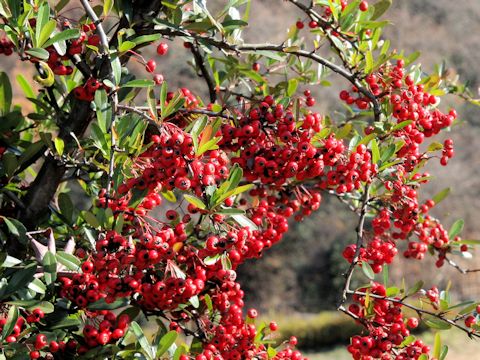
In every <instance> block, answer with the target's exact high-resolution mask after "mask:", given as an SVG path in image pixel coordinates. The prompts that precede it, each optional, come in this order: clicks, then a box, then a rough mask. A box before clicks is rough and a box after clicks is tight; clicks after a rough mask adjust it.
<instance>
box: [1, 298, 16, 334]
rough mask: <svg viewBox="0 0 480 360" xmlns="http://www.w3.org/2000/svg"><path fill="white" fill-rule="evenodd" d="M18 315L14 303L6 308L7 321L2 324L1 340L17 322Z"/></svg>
mask: <svg viewBox="0 0 480 360" xmlns="http://www.w3.org/2000/svg"><path fill="white" fill-rule="evenodd" d="M18 315H19V313H18V308H17V307H16V306H15V305H13V306H11V307H10V309H9V310H8V316H7V323H6V324H5V325H3V330H2V340H3V339H5V338H6V337H7V336H8V335H10V334H11V333H12V331H13V328H14V327H15V325H16V324H17V320H18Z"/></svg>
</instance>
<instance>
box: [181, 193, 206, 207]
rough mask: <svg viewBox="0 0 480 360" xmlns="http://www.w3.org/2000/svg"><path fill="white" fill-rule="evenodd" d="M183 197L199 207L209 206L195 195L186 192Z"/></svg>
mask: <svg viewBox="0 0 480 360" xmlns="http://www.w3.org/2000/svg"><path fill="white" fill-rule="evenodd" d="M183 197H184V198H185V200H187V201H188V202H189V203H190V204H192V205H194V206H196V207H197V208H199V209H202V210H203V209H206V208H207V206H206V205H205V204H204V203H203V201H202V200H201V199H200V198H198V197H196V196H194V195H189V194H184V195H183Z"/></svg>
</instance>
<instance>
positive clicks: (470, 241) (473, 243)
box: [455, 239, 480, 245]
mask: <svg viewBox="0 0 480 360" xmlns="http://www.w3.org/2000/svg"><path fill="white" fill-rule="evenodd" d="M455 244H466V245H480V240H474V239H467V240H460V241H456V242H455Z"/></svg>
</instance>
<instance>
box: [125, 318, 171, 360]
mask: <svg viewBox="0 0 480 360" xmlns="http://www.w3.org/2000/svg"><path fill="white" fill-rule="evenodd" d="M130 329H131V330H132V331H133V333H134V335H135V336H136V338H137V341H138V343H139V344H140V346H141V347H142V349H143V351H144V354H145V355H147V356H148V358H149V359H151V360H153V359H154V358H156V357H155V355H154V354H153V351H152V347H151V346H150V344H149V342H148V340H147V338H146V337H145V334H144V333H143V330H142V328H141V327H140V325H138V323H137V322H136V321H132V323H131V324H130ZM175 333H176V331H175Z"/></svg>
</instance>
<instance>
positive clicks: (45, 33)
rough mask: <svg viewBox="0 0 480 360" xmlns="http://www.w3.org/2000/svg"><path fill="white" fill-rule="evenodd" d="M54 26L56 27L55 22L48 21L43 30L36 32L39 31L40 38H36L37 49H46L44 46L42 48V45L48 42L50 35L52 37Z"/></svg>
mask: <svg viewBox="0 0 480 360" xmlns="http://www.w3.org/2000/svg"><path fill="white" fill-rule="evenodd" d="M56 26H57V22H56V21H55V20H50V21H48V22H47V23H46V24H45V26H44V27H43V29H41V30H40V29H38V30H40V36H39V37H38V42H37V46H38V47H46V46H44V44H45V42H46V41H47V40H48V38H49V37H50V35H52V33H53V31H54V30H55V27H56ZM38 30H37V31H38Z"/></svg>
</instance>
